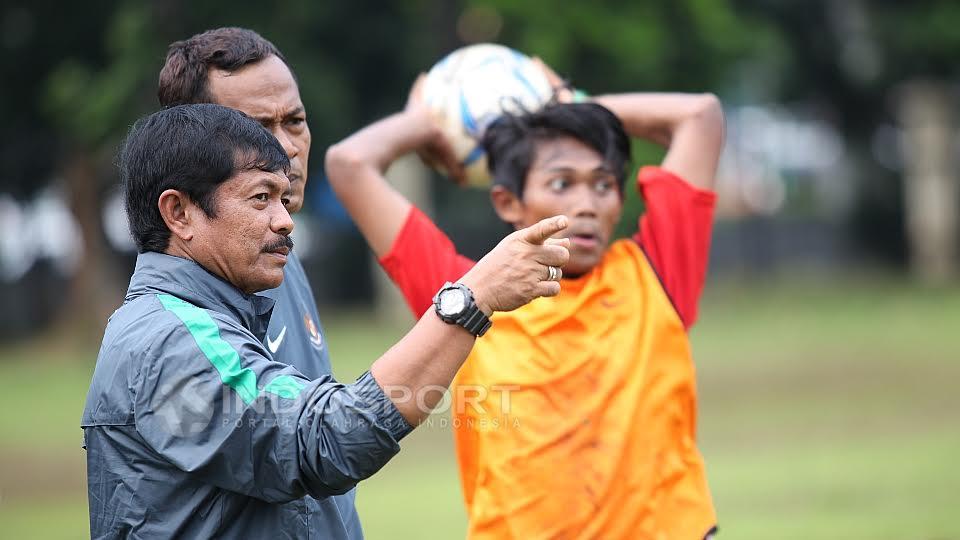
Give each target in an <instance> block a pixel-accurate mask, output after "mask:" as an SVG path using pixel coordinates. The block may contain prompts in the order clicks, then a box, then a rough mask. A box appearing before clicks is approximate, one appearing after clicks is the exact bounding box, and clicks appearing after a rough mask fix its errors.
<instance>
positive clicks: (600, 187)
mask: <svg viewBox="0 0 960 540" xmlns="http://www.w3.org/2000/svg"><path fill="white" fill-rule="evenodd" d="M613 187H614V186H613V182H611V181H610V180H601V181H599V182H597V183H596V184H594V185H593V189H594V190H596V192H597V193H607V192H609V191H611V190H613Z"/></svg>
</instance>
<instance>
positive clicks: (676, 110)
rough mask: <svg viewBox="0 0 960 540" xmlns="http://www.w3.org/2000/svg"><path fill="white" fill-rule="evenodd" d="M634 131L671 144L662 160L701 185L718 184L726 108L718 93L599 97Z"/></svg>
mask: <svg viewBox="0 0 960 540" xmlns="http://www.w3.org/2000/svg"><path fill="white" fill-rule="evenodd" d="M595 101H597V102H598V103H600V104H601V105H603V106H605V107H607V108H608V109H610V110H611V111H613V113H614V114H616V115H617V117H619V118H620V121H621V122H623V125H624V129H625V130H626V131H627V133H628V134H629V135H631V136H633V137H638V138H643V139H647V140H650V141H654V142H656V143H659V144H662V145H663V146H666V147H667V155H666V157H665V158H664V160H663V163H662V164H661V167H663V168H664V169H666V170H668V171H670V172H672V173H674V174H676V175H678V176H680V177H681V178H683V179H684V180H686V181H687V182H689V183H690V184H692V185H693V186H695V187H697V188H700V189H707V190H709V189H713V184H714V179H715V175H716V172H717V163H718V162H719V160H720V152H721V150H722V148H723V137H724V124H723V122H724V121H723V109H722V107H721V105H720V101H719V100H718V99H717V97H716V96H714V95H713V94H648V93H637V94H619V95H607V96H599V97H597V98H596V99H595Z"/></svg>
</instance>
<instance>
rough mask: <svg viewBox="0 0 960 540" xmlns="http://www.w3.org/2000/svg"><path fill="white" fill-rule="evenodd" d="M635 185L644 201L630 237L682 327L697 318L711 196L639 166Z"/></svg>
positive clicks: (710, 223)
mask: <svg viewBox="0 0 960 540" xmlns="http://www.w3.org/2000/svg"><path fill="white" fill-rule="evenodd" d="M637 189H638V190H639V191H640V195H641V196H642V197H643V199H644V201H646V204H647V211H646V213H644V215H643V216H641V217H640V224H639V230H638V231H637V233H636V234H635V235H634V237H633V239H634V240H635V241H636V242H637V243H638V244H640V247H641V248H643V250H644V252H645V253H646V254H647V258H649V259H650V263H651V264H652V265H653V268H654V270H656V272H657V274H658V275H659V276H660V281H661V282H662V283H663V287H664V289H666V291H667V295H669V296H670V299H671V300H672V301H673V305H674V307H675V308H676V309H677V313H679V315H680V319H682V320H683V324H684V326H685V327H687V328H690V327H691V326H693V323H694V322H695V321H696V320H697V304H698V302H699V300H700V293H701V292H702V291H703V283H704V280H705V279H706V274H707V259H708V256H709V254H710V233H711V230H712V228H713V209H714V206H715V204H716V200H717V196H716V194H715V193H713V192H712V191H706V190H702V189H699V188H696V187H694V186H693V185H692V184H689V183H687V182H686V181H685V180H683V179H682V178H680V177H679V176H677V175H675V174H673V173H671V172H668V171H665V170H663V169H661V168H659V167H643V168H642V169H640V173H639V174H638V175H637Z"/></svg>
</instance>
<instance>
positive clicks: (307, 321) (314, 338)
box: [303, 313, 323, 349]
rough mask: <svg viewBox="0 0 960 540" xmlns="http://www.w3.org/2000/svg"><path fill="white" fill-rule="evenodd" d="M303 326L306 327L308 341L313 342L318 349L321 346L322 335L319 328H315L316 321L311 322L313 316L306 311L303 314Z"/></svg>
mask: <svg viewBox="0 0 960 540" xmlns="http://www.w3.org/2000/svg"><path fill="white" fill-rule="evenodd" d="M303 326H305V327H306V329H307V333H308V334H310V343H313V345H314V346H315V347H316V348H318V349H319V348H320V347H322V346H323V336H321V335H320V329H319V328H317V325H316V323H314V322H313V318H311V317H310V315H308V314H306V313H304V314H303Z"/></svg>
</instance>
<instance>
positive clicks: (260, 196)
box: [253, 193, 270, 202]
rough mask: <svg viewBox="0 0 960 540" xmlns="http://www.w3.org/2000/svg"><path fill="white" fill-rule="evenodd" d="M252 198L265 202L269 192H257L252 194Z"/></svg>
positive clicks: (268, 197) (267, 199)
mask: <svg viewBox="0 0 960 540" xmlns="http://www.w3.org/2000/svg"><path fill="white" fill-rule="evenodd" d="M253 198H254V199H256V200H258V201H260V202H267V201H269V200H270V194H269V193H257V194H256V195H254V196H253Z"/></svg>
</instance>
